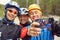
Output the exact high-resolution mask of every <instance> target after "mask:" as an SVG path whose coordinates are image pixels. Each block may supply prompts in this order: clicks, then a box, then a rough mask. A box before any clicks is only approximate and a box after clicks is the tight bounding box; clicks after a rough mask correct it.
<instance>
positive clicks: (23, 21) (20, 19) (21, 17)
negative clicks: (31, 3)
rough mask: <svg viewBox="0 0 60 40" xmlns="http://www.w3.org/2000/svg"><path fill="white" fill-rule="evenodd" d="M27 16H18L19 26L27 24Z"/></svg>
mask: <svg viewBox="0 0 60 40" xmlns="http://www.w3.org/2000/svg"><path fill="white" fill-rule="evenodd" d="M28 19H29V18H28V16H27V15H20V16H19V21H20V23H21V24H25V23H26V22H28Z"/></svg>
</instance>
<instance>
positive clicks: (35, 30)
mask: <svg viewBox="0 0 60 40" xmlns="http://www.w3.org/2000/svg"><path fill="white" fill-rule="evenodd" d="M40 30H41V29H40V28H35V27H31V28H28V32H27V34H28V35H29V36H38V35H39V34H40V33H41V32H40Z"/></svg>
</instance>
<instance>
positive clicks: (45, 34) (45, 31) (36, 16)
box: [27, 4, 60, 40]
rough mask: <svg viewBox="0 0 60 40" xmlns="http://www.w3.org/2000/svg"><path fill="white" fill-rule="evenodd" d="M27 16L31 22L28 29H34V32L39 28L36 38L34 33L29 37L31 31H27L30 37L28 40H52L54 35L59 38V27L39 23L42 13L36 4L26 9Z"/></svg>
mask: <svg viewBox="0 0 60 40" xmlns="http://www.w3.org/2000/svg"><path fill="white" fill-rule="evenodd" d="M28 15H29V17H30V19H31V20H32V24H31V26H30V27H34V28H35V29H36V30H37V28H40V34H39V35H37V36H36V34H35V33H33V35H31V34H30V33H31V29H29V32H28V34H29V35H30V36H31V37H30V39H29V40H54V34H55V35H57V36H60V26H59V25H58V24H55V23H46V22H43V21H41V19H42V11H41V8H40V7H39V5H38V4H32V5H30V6H29V7H28ZM52 25H53V26H52ZM27 39H28V38H27Z"/></svg>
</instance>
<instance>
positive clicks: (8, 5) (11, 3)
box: [5, 1, 20, 13]
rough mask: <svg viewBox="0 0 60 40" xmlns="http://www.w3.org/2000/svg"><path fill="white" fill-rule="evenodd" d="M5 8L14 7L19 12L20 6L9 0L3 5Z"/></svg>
mask: <svg viewBox="0 0 60 40" xmlns="http://www.w3.org/2000/svg"><path fill="white" fill-rule="evenodd" d="M7 8H15V9H16V10H17V11H18V13H20V7H19V5H18V4H17V3H16V2H15V1H11V2H9V3H7V4H6V5H5V10H7Z"/></svg>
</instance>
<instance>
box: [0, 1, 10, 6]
mask: <svg viewBox="0 0 60 40" xmlns="http://www.w3.org/2000/svg"><path fill="white" fill-rule="evenodd" d="M10 1H11V0H0V4H2V5H5V4H7V3H8V2H10Z"/></svg>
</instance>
